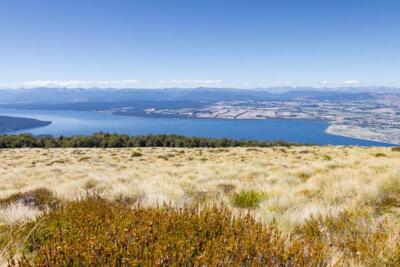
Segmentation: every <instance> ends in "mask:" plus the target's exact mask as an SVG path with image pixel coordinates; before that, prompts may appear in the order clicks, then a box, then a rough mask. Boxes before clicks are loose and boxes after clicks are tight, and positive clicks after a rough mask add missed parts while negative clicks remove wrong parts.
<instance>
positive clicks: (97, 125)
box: [0, 109, 391, 146]
mask: <svg viewBox="0 0 400 267" xmlns="http://www.w3.org/2000/svg"><path fill="white" fill-rule="evenodd" d="M0 115H3V116H14V117H25V118H34V119H39V120H44V121H52V123H51V124H50V125H47V126H44V127H38V128H32V129H25V130H19V131H13V132H8V133H7V134H19V133H31V134H34V135H42V134H50V135H53V136H59V135H64V136H71V135H89V134H93V133H96V132H109V133H120V134H129V135H145V134H178V135H186V136H198V137H209V138H223V137H227V138H232V139H249V140H250V139H251V140H270V141H276V140H283V141H288V142H298V143H309V144H319V145H328V144H330V145H359V146H391V145H390V144H385V143H381V142H373V141H367V140H361V139H356V138H347V137H342V136H336V135H331V134H328V133H326V132H325V130H326V128H327V127H328V126H329V125H328V123H326V122H319V121H318V122H317V121H301V120H221V119H182V118H142V117H129V116H120V115H113V114H109V113H101V112H90V111H69V110H13V109H0Z"/></svg>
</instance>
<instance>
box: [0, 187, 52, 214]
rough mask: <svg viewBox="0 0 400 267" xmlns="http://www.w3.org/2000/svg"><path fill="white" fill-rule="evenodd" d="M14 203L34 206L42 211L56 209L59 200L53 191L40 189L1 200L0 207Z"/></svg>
mask: <svg viewBox="0 0 400 267" xmlns="http://www.w3.org/2000/svg"><path fill="white" fill-rule="evenodd" d="M12 203H21V204H23V205H25V206H34V207H37V208H39V209H41V210H44V209H46V208H47V207H56V206H57V205H58V204H59V200H58V199H57V198H56V197H55V196H54V195H53V193H52V192H51V191H49V190H48V189H46V188H38V189H35V190H31V191H28V192H24V193H16V194H12V195H11V196H9V197H7V198H4V199H0V206H7V205H10V204H12Z"/></svg>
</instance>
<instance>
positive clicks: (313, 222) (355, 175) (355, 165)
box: [0, 146, 400, 266]
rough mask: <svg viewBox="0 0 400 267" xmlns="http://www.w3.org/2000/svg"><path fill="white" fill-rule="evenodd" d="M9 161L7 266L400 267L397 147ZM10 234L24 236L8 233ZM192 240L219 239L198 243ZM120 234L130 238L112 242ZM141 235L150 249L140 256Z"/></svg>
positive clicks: (144, 151) (5, 158) (1, 239)
mask: <svg viewBox="0 0 400 267" xmlns="http://www.w3.org/2000/svg"><path fill="white" fill-rule="evenodd" d="M0 156H1V158H2V160H1V161H0V185H1V187H0V199H2V200H0V206H1V208H0V221H1V223H0V225H2V226H0V227H2V228H3V229H4V231H0V232H2V233H3V235H1V234H0V245H2V246H3V251H2V253H3V259H6V258H9V257H10V255H11V256H12V255H13V254H14V253H17V254H14V256H15V255H16V256H17V257H18V258H20V259H21V255H22V254H21V252H25V254H26V259H24V260H26V261H36V262H37V263H38V264H39V263H40V264H46V263H47V264H48V263H49V260H54V262H57V263H61V262H65V261H74V262H75V263H79V260H84V261H86V262H90V259H93V258H96V257H97V258H98V257H99V256H98V254H96V253H100V252H99V251H103V252H101V253H105V251H108V252H107V253H111V254H110V255H113V256H112V257H113V258H114V259H115V260H118V259H120V260H121V259H122V258H125V259H126V260H129V263H131V264H132V265H134V264H135V263H137V264H140V263H142V264H146V262H147V263H149V262H152V263H155V262H163V260H165V261H166V262H165V263H166V264H168V263H171V262H172V263H180V264H183V263H185V262H191V263H198V264H200V263H202V262H203V263H204V261H201V259H203V260H204V259H208V260H209V262H210V263H217V262H220V263H221V264H222V265H229V264H234V263H236V264H237V263H240V262H241V263H245V264H256V263H258V264H262V263H265V262H264V261H262V260H260V258H259V257H258V256H257V255H269V257H270V258H268V259H269V264H271V262H272V260H273V259H274V260H275V261H276V262H280V263H282V264H287V265H290V264H294V265H298V266H301V265H303V264H304V262H309V263H311V258H313V259H315V261H314V262H313V263H314V264H320V265H327V264H337V265H349V264H353V265H395V264H399V262H398V259H399V258H400V234H399V233H400V227H399V226H398V225H400V217H399V215H400V211H399V208H400V152H398V151H395V150H394V149H391V148H361V147H329V146H328V147H312V146H307V147H270V148H256V147H252V148H245V147H239V148H191V149H189V148H120V149H118V148H110V149H105V148H54V149H29V148H23V149H3V150H0ZM38 188H46V190H44V189H41V190H39V191H34V190H37V189H38ZM47 190H48V191H47ZM24 192H25V193H24ZM38 192H39V193H38ZM52 193H54V196H52V195H51V194H52ZM87 196H91V197H90V199H89V200H84V199H86V198H87ZM93 196H96V197H95V198H93ZM99 197H100V198H99ZM163 204H167V206H165V207H164V208H161V207H162V206H163ZM138 205H139V206H138ZM210 205H211V207H210ZM207 206H208V207H209V208H204V207H207ZM157 207H158V208H157ZM182 208H183V210H186V209H189V210H187V211H185V212H184V211H183V210H182ZM177 209H178V210H177ZM96 210H98V211H102V212H103V213H102V212H95V211H96ZM49 211H50V212H49ZM91 211H93V212H91ZM247 212H250V216H251V218H254V219H255V221H251V220H250V221H251V222H250V221H248V220H249V219H250V218H246V216H245V214H247ZM221 213H222V215H220V216H223V218H222V219H221V218H220V217H218V216H219V215H218V214H221ZM79 214H88V215H87V216H81V215H79ZM135 214H136V215H135ZM138 214H143V216H142V215H140V216H139V215H138ZM135 216H139V217H140V218H141V219H140V220H139V219H137V220H139V221H137V220H136V219H134V218H136V217H135ZM224 216H225V217H224ZM233 217H234V218H236V219H234V220H233V221H231V219H232V218H233ZM35 218H36V219H35ZM105 218H107V219H106V220H105ZM122 218H128V219H126V220H125V219H122ZM129 218H131V219H129ZM163 218H169V220H172V221H173V223H176V225H168V226H166V225H165V222H163ZM213 218H218V219H213ZM35 220H36V221H35ZM182 220H183V221H185V222H187V224H184V225H185V226H182V223H180V222H181V221H182ZM221 220H222V221H223V222H222V221H221ZM89 222H90V223H89ZM65 223H66V225H65ZM154 224H156V225H157V227H156V228H155V229H153V228H152V227H150V228H148V227H147V228H146V227H144V226H143V225H154ZM202 224H204V225H205V226H207V227H204V228H201V227H199V225H202ZM243 224H245V225H248V227H247V228H246V227H245V228H241V227H242V226H243ZM85 225H86V226H85ZM87 225H91V226H90V227H89V226H87ZM96 225H97V226H96ZM135 225H136V226H135ZM137 225H142V226H143V229H142V228H140V229H141V230H138V229H137ZM191 225H192V226H191ZM240 225H242V226H240ZM55 226H57V227H56V228H54V227H55ZM208 227H209V228H208ZM3 229H2V230H3ZM10 229H11V230H12V231H15V232H16V234H14V235H11V236H10V235H9V234H5V233H8V232H7V231H9V230H10ZM57 229H58V230H57ZM134 229H136V230H134ZM152 229H153V230H152ZM207 229H220V231H219V232H217V233H209V232H204V231H210V230H207ZM125 230H126V231H125ZM120 231H121V232H120ZM149 231H150V232H149ZM152 231H155V233H159V234H154V232H152ZM181 231H182V232H181ZM46 233H47V234H46ZM191 233H192V234H195V236H197V237H198V238H200V236H201V235H204V234H205V235H206V236H207V237H209V238H206V239H207V240H208V241H207V242H210V243H207V244H208V245H204V244H203V245H201V238H200V239H193V240H191V241H190V242H189V241H187V236H189V235H191ZM232 233H236V234H233V236H232ZM256 233H262V234H260V238H259V239H257V238H256V240H253V239H252V238H254V236H257V235H258V234H256ZM43 234H45V236H43ZM60 235H61V236H60ZM75 235H76V236H77V237H78V236H81V237H82V236H83V238H84V240H86V241H87V242H89V241H88V240H93V242H94V243H93V246H84V247H81V245H80V244H79V243H82V242H85V244H86V241H84V240H80V239H79V238H74V237H73V236H75ZM143 235H145V236H148V237H149V238H150V237H151V238H150V239H146V238H144V237H143ZM49 236H51V237H52V238H50V239H49ZM66 236H71V238H67V239H66V238H65V237H66ZM133 236H136V237H135V238H138V239H135V238H133ZM155 236H156V239H154V238H155ZM234 236H235V237H234ZM197 237H196V238H197ZM110 238H111V239H112V240H119V241H115V242H117V243H114V244H113V245H112V246H111V245H108V243H109V242H108V241H107V240H111V239H110ZM142 238H144V239H146V240H148V242H150V243H148V244H147V243H146V244H147V245H146V246H148V251H147V252H143V251H137V246H138V245H137V244H138V243H135V242H139V241H138V240H142V241H140V242H144V241H143V239H142ZM157 238H159V239H157ZM32 240H33V241H32ZM79 240H80V241H79ZM135 240H136V241H135ZM168 240H173V242H172V243H173V246H175V247H174V248H175V249H172V250H171V247H168V246H167V245H166V244H167V243H168ZM184 240H186V241H184ZM224 240H225V241H224ZM245 240H253V241H251V242H250V243H251V244H249V243H248V242H247V243H246V241H245ZM271 240H273V242H272V241H271ZM32 242H33V243H32ZM124 242H125V243H124ZM126 242H128V243H126ZM132 242H133V243H132ZM180 242H183V243H180ZM224 242H225V243H224ZM226 242H227V243H226ZM268 242H272V243H268ZM169 243H171V242H169ZM118 244H121V245H118ZM124 244H125V245H124ZM128 244H131V245H128ZM132 244H136V245H132ZM141 244H142V243H141ZM229 244H231V245H232V247H230V246H229ZM265 244H270V245H265ZM110 246H111V247H110ZM299 246H300V247H302V248H303V249H299V248H298V247H299ZM217 248H218V249H217ZM207 249H211V250H212V251H218V252H215V253H216V254H212V255H211V254H210V253H211V252H210V251H209V250H207ZM229 249H230V250H229ZM71 250H73V251H74V253H72V254H71ZM118 251H119V252H118ZM172 251H174V252H172ZM189 251H190V252H189ZM239 251H241V252H240V253H239ZM10 253H11V254H10ZM101 253H100V254H101ZM118 253H122V254H118ZM146 253H147V254H146ZM149 253H150V254H151V255H155V256H154V257H153V258H151V257H150V258H149V255H150V254H149ZM174 253H175V254H174ZM242 253H243V254H242ZM35 255H37V256H36V257H35ZM46 255H47V256H46ZM68 255H71V256H68ZM83 255H85V256H83ZM88 255H92V256H91V257H92V258H85V257H89V256H88ZM96 255H97V256H96ZM118 255H119V256H121V257H122V258H121V257H119V256H118ZM133 255H134V256H133ZM146 255H147V256H146ZM157 255H158V256H157ZM190 255H191V256H190ZM232 255H237V257H233V256H232ZM246 255H247V256H246ZM312 255H314V256H312ZM117 256H118V257H117ZM163 256H164V257H163ZM49 257H50V258H49ZM82 257H83V258H82ZM202 257H203V258H202ZM211 259H212V260H211ZM228 259H229V260H228ZM263 259H264V260H265V258H263ZM135 260H136V261H137V262H135ZM91 263H92V264H95V265H96V264H106V263H105V262H91ZM161 265H162V264H161ZM271 265H272V264H271Z"/></svg>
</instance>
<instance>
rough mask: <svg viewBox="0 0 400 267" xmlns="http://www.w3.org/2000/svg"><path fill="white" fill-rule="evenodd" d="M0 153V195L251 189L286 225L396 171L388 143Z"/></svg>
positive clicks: (373, 192) (190, 198)
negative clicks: (41, 190)
mask: <svg viewBox="0 0 400 267" xmlns="http://www.w3.org/2000/svg"><path fill="white" fill-rule="evenodd" d="M381 154H384V155H385V157H383V156H379V157H376V155H381ZM132 155H140V156H132ZM0 157H1V161H0V198H2V197H3V198H4V197H7V196H9V195H11V194H13V193H17V192H25V191H29V190H32V189H35V188H39V187H45V188H48V189H49V190H50V191H53V192H55V194H56V195H58V196H59V197H62V198H66V199H77V198H81V197H84V196H85V195H86V194H87V191H95V192H97V193H99V194H101V195H102V196H104V197H106V198H109V199H111V200H112V199H118V198H140V199H142V201H143V204H144V205H156V204H162V203H164V202H166V203H170V204H172V205H182V204H188V203H193V202H197V201H201V202H202V201H218V202H220V201H222V202H223V203H225V204H226V205H227V206H233V205H234V202H232V195H234V194H237V193H240V192H241V191H255V192H257V193H259V194H264V195H267V196H268V198H263V199H262V200H261V201H260V202H259V203H258V207H256V208H255V209H254V213H255V215H256V216H257V218H260V219H262V220H263V221H265V222H269V221H271V220H272V219H273V218H275V219H277V221H278V223H279V224H280V225H281V226H284V227H292V226H296V225H297V224H299V223H302V222H303V221H304V220H305V219H306V218H308V217H309V216H310V215H318V214H322V215H325V214H330V213H334V214H337V213H338V212H340V211H342V210H344V209H354V208H356V207H358V206H359V205H360V203H366V202H368V201H370V200H371V199H375V198H377V197H379V195H380V188H384V187H385V186H386V185H387V184H391V183H394V182H393V181H398V180H399V177H400V153H398V152H396V151H391V149H390V148H359V147H296V148H285V149H280V148H257V149H246V148H226V149H173V148H165V149H163V148H140V149H139V148H132V149H15V150H12V149H4V150H0Z"/></svg>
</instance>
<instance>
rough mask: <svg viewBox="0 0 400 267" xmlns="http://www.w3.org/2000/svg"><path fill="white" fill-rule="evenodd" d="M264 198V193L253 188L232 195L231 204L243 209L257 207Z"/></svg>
mask: <svg viewBox="0 0 400 267" xmlns="http://www.w3.org/2000/svg"><path fill="white" fill-rule="evenodd" d="M264 198H265V195H264V194H261V193H259V192H256V191H253V190H249V191H241V192H240V193H236V194H235V195H234V196H233V205H234V206H235V207H238V208H243V209H252V208H257V207H258V206H259V204H260V202H261V201H262V200H263V199H264Z"/></svg>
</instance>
